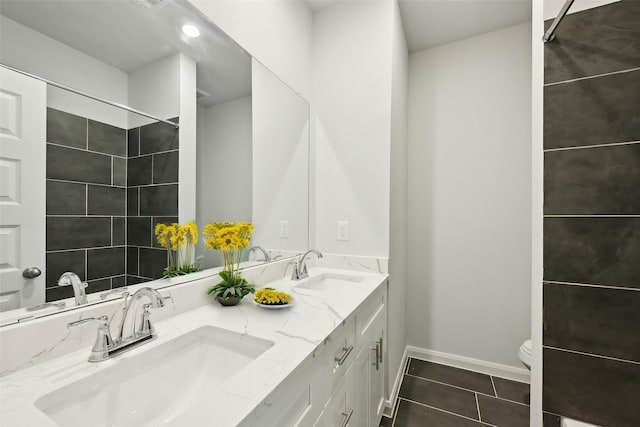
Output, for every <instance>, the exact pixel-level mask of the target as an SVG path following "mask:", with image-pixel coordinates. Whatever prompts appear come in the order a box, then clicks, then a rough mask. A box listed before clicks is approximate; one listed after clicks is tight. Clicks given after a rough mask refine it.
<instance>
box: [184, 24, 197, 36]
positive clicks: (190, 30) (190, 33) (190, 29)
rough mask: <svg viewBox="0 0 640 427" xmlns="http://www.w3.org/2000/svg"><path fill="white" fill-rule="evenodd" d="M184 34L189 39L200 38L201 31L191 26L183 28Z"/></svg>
mask: <svg viewBox="0 0 640 427" xmlns="http://www.w3.org/2000/svg"><path fill="white" fill-rule="evenodd" d="M182 32H183V33H185V34H186V35H188V36H189V37H198V36H199V35H200V30H199V29H197V28H196V27H194V26H193V25H189V24H187V25H183V26H182Z"/></svg>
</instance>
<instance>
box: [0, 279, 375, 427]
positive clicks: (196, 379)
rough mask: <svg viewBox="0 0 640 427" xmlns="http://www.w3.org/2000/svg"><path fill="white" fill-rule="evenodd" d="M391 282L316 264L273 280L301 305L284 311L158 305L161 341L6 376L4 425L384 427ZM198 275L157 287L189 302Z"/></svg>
mask: <svg viewBox="0 0 640 427" xmlns="http://www.w3.org/2000/svg"><path fill="white" fill-rule="evenodd" d="M387 278H388V276H387V275H383V274H375V273H364V272H356V271H346V270H337V269H325V268H312V269H311V270H310V275H309V277H308V278H306V279H303V280H299V281H294V280H291V279H288V278H285V279H278V280H274V281H270V282H269V283H265V284H264V286H267V287H272V288H276V289H278V290H283V291H285V292H288V293H290V294H291V295H292V297H293V305H291V306H289V307H286V308H281V309H266V308H263V307H260V306H258V305H257V304H256V303H254V302H253V301H252V298H251V297H247V298H245V300H244V301H243V302H242V303H241V304H240V305H238V306H235V307H222V306H220V305H218V304H216V303H214V302H213V301H211V302H210V303H205V304H204V305H201V306H199V307H197V308H194V309H191V310H188V311H184V312H182V313H181V314H177V315H174V316H172V317H167V314H164V315H163V314H162V312H161V311H162V310H165V309H168V310H171V303H169V304H167V305H168V307H166V308H162V309H158V311H157V313H158V318H160V319H161V318H163V317H166V318H165V319H164V320H161V321H156V322H155V328H156V331H157V334H158V337H157V339H155V340H154V341H151V342H148V343H145V344H144V345H142V346H140V347H138V348H135V349H133V350H131V351H129V352H127V353H123V354H121V355H118V356H116V357H114V358H112V359H108V360H105V361H102V362H96V363H91V362H89V361H88V360H87V359H88V357H89V353H90V347H87V346H84V347H83V348H81V349H79V350H76V351H74V352H72V353H69V354H66V355H62V356H60V357H57V358H55V359H52V360H49V361H46V362H43V363H39V364H36V365H35V366H32V367H29V368H26V369H21V370H18V371H16V372H14V373H12V374H8V375H5V376H4V377H2V378H1V379H0V395H1V396H2V407H1V410H0V420H2V424H3V425H5V426H18V425H38V426H56V425H58V426H65V427H66V426H86V425H88V424H87V423H90V425H92V426H111V425H118V426H144V425H149V426H159V425H167V426H171V425H174V426H184V425H192V426H197V425H216V426H237V425H239V426H243V427H249V426H255V427H257V426H260V427H266V426H274V427H275V426H278V427H283V426H313V425H317V426H342V425H347V423H348V424H349V425H350V426H377V425H378V422H379V421H380V417H381V415H382V409H383V408H384V402H385V397H384V369H385V361H386V360H385V359H386V357H385V356H386V352H385V343H386V330H385V329H386V320H387V319H386V310H387V308H386V306H387V304H386V299H387ZM197 282H198V281H196V282H193V283H191V284H190V287H189V286H187V285H184V286H183V288H182V289H176V288H170V289H169V290H161V291H160V292H161V293H162V294H163V295H165V294H167V295H168V294H171V296H172V297H173V299H174V300H175V301H174V302H175V304H177V305H178V306H182V307H185V306H186V305H188V304H186V305H185V301H184V298H195V299H199V298H200V295H199V294H198V293H199V292H201V290H202V289H201V288H202V286H203V285H206V284H205V283H204V282H206V280H205V279H203V280H200V282H203V283H197ZM167 291H169V292H167ZM200 301H202V300H201V299H200ZM204 301H206V300H204ZM86 310H89V308H87V309H86ZM112 310H113V307H112ZM174 311H175V306H174ZM114 312H117V307H116V310H115V311H114ZM78 317H80V318H82V317H88V313H84V314H83V313H82V311H81V312H80V313H76V314H75V319H77V318H78ZM153 317H154V315H153V314H152V320H153ZM43 320H44V319H43ZM73 333H76V334H84V336H83V337H79V338H78V339H79V340H82V339H84V342H91V340H89V341H87V335H88V336H89V338H91V337H95V333H96V332H95V329H94V328H93V327H89V328H85V330H84V331H77V332H76V330H74V331H73ZM66 338H67V337H65V339H66Z"/></svg>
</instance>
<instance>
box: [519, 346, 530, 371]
mask: <svg viewBox="0 0 640 427" xmlns="http://www.w3.org/2000/svg"><path fill="white" fill-rule="evenodd" d="M518 357H519V358H520V360H521V361H522V363H524V364H525V365H526V366H527V368H529V369H531V358H532V351H531V340H526V341H525V342H523V343H522V345H521V346H520V349H519V350H518Z"/></svg>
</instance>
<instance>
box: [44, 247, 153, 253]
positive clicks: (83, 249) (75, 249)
mask: <svg viewBox="0 0 640 427" xmlns="http://www.w3.org/2000/svg"><path fill="white" fill-rule="evenodd" d="M124 247H126V245H118V246H92V247H89V248H74V249H56V250H52V251H46V252H45V254H46V255H48V254H57V253H61V252H74V251H90V250H92V249H111V248H124ZM154 249H157V248H154Z"/></svg>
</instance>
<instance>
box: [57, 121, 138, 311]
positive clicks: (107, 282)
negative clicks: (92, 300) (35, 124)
mask: <svg viewBox="0 0 640 427" xmlns="http://www.w3.org/2000/svg"><path fill="white" fill-rule="evenodd" d="M126 156H127V133H126V130H125V129H120V128H117V127H114V126H110V125H107V124H104V123H100V122H96V121H93V120H90V119H87V118H84V117H80V116H76V115H73V114H69V113H65V112H63V111H58V110H55V109H52V108H48V109H47V183H46V184H47V188H46V194H47V202H46V223H47V225H46V230H47V232H46V233H47V236H46V250H47V253H46V272H45V274H46V301H54V300H58V299H61V298H68V297H72V296H73V290H72V289H71V287H70V286H65V287H59V286H57V280H58V278H59V277H60V275H61V274H62V273H64V272H65V271H73V272H75V273H77V274H78V275H79V276H80V278H81V279H82V280H84V281H87V282H88V284H89V286H88V288H87V292H100V291H103V290H107V289H111V288H115V287H119V286H123V285H124V283H125V253H126V248H125V219H126V191H127V190H126V162H127V160H126Z"/></svg>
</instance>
